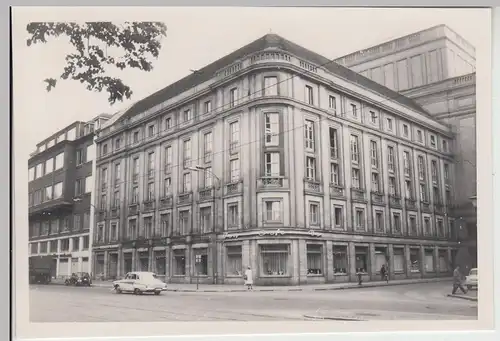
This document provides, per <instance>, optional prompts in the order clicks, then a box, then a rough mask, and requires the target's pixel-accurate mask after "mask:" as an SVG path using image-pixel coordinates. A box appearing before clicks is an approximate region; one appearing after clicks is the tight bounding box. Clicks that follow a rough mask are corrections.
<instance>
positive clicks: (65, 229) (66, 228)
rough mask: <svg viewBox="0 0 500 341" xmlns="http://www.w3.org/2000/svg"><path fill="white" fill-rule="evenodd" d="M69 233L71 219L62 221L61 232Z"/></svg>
mask: <svg viewBox="0 0 500 341" xmlns="http://www.w3.org/2000/svg"><path fill="white" fill-rule="evenodd" d="M68 231H69V218H68V217H66V218H63V219H61V232H68Z"/></svg>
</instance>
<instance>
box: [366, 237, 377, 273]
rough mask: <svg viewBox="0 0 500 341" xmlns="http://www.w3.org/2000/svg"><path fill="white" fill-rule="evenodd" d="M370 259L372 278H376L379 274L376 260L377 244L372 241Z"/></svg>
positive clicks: (369, 248) (369, 250)
mask: <svg viewBox="0 0 500 341" xmlns="http://www.w3.org/2000/svg"><path fill="white" fill-rule="evenodd" d="M368 261H369V262H370V271H369V273H368V274H369V275H370V279H372V280H373V279H375V278H376V276H377V270H378V269H377V263H376V262H375V244H374V243H370V244H369V246H368Z"/></svg>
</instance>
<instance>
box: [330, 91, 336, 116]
mask: <svg viewBox="0 0 500 341" xmlns="http://www.w3.org/2000/svg"><path fill="white" fill-rule="evenodd" d="M328 109H330V110H331V111H333V112H334V113H335V114H336V113H337V98H336V97H335V96H333V95H330V97H329V98H328Z"/></svg>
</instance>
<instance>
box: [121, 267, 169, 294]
mask: <svg viewBox="0 0 500 341" xmlns="http://www.w3.org/2000/svg"><path fill="white" fill-rule="evenodd" d="M113 288H114V290H115V292H116V293H118V294H121V293H127V292H128V293H134V294H136V295H142V294H143V293H154V294H155V295H159V294H161V292H162V291H163V290H166V289H167V285H166V284H165V282H163V281H161V280H160V279H158V277H157V276H156V274H155V273H153V272H129V273H127V274H126V275H125V278H124V279H120V280H117V281H114V282H113Z"/></svg>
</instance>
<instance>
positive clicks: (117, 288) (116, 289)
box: [115, 285, 122, 294]
mask: <svg viewBox="0 0 500 341" xmlns="http://www.w3.org/2000/svg"><path fill="white" fill-rule="evenodd" d="M115 291H116V293H117V294H121V293H122V289H120V286H119V285H117V286H115Z"/></svg>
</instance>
